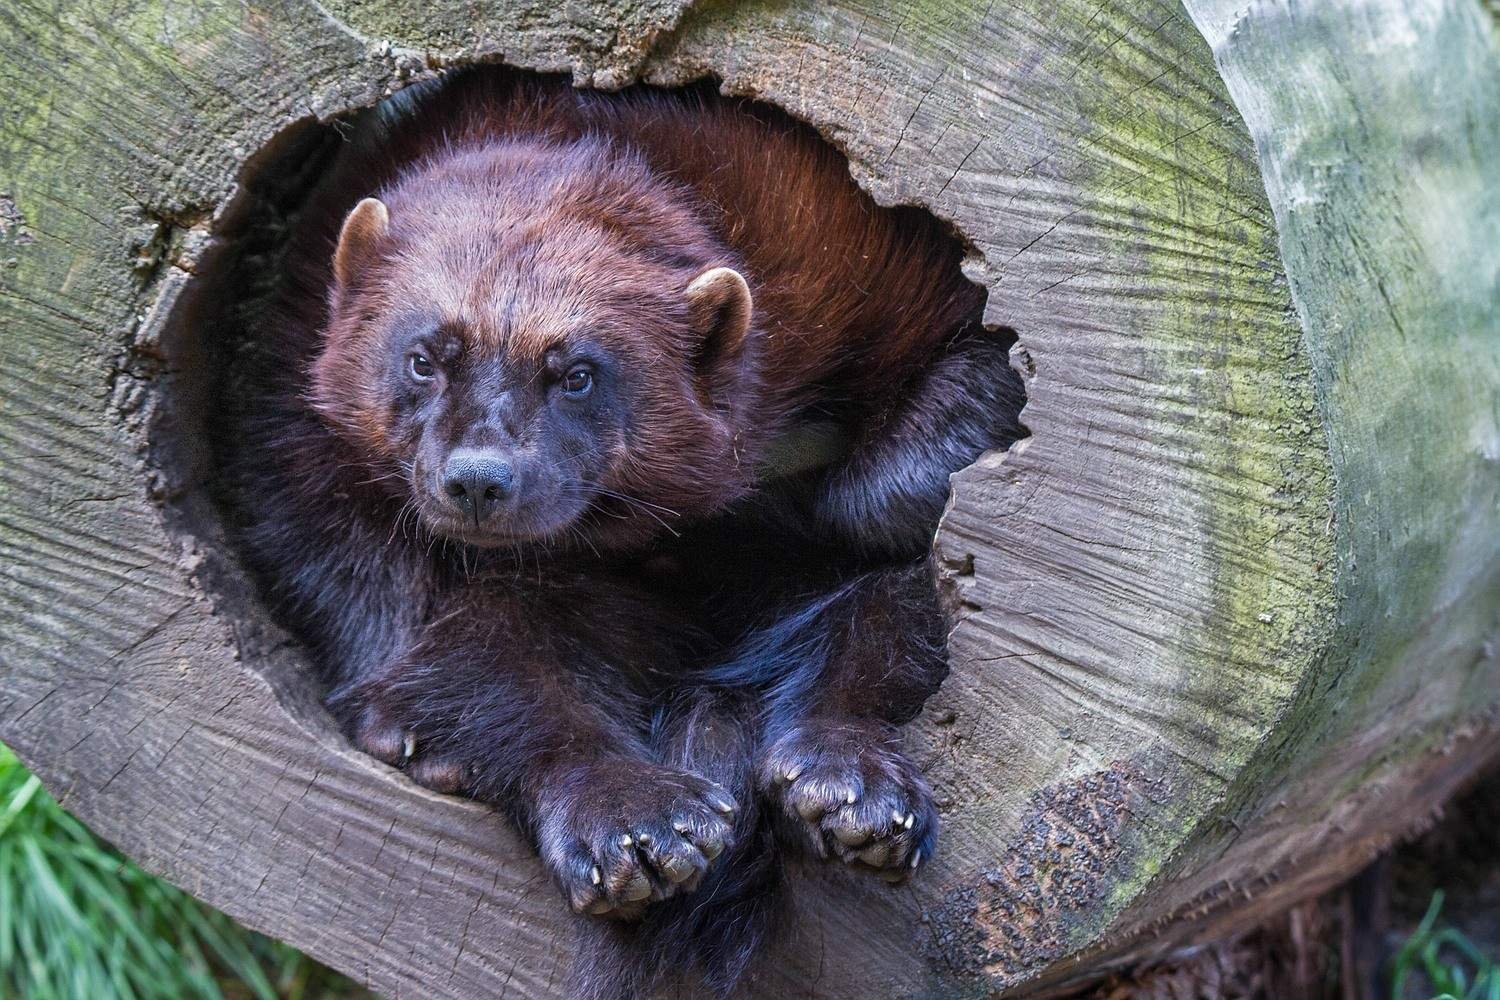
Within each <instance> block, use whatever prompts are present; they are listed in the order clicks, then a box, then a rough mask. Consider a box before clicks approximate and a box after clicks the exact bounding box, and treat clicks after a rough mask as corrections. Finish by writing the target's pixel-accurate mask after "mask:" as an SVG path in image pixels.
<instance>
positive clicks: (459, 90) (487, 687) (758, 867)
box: [228, 72, 1019, 997]
mask: <svg viewBox="0 0 1500 1000" xmlns="http://www.w3.org/2000/svg"><path fill="white" fill-rule="evenodd" d="M371 195H378V196H379V198H380V199H381V204H382V205H384V206H385V207H386V208H387V209H388V213H385V214H378V213H377V214H366V215H359V214H356V216H354V217H351V218H352V221H351V222H350V223H349V228H348V229H346V231H345V237H344V240H343V242H342V243H341V244H340V243H339V241H338V237H339V227H340V225H341V224H342V223H344V221H345V218H346V216H347V215H348V213H349V211H350V209H351V208H352V207H353V206H354V205H355V203H356V202H358V201H360V199H362V198H366V197H369V196H371ZM361 211H362V212H364V211H365V209H363V208H362V210H361ZM387 215H388V218H387ZM336 245H337V248H338V249H337V261H338V267H337V269H336V270H337V274H335V273H334V272H335V269H334V267H333V262H334V260H335V247H336ZM958 255H959V250H958V248H957V246H956V244H955V242H954V241H953V240H951V239H950V238H948V237H947V236H946V235H945V234H944V233H943V232H941V230H940V229H939V227H938V225H937V223H935V222H934V221H933V220H932V219H931V218H930V217H927V216H925V215H923V214H921V213H918V212H915V211H910V210H892V209H881V208H878V207H877V206H875V205H874V204H873V203H872V202H871V201H870V199H869V198H868V197H867V196H866V195H864V193H863V192H861V191H860V190H859V189H858V188H857V187H856V186H855V185H854V184H853V182H852V181H851V180H850V179H849V177H848V173H847V170H846V168H845V165H844V163H843V162H842V160H841V158H840V157H839V156H838V155H837V154H836V153H835V152H833V151H832V150H831V149H829V148H828V147H827V146H826V145H825V144H824V143H822V142H821V141H820V140H819V139H817V137H816V136H814V135H813V134H812V133H810V132H809V131H807V130H806V129H803V128H801V127H799V126H797V125H795V124H793V123H792V122H790V121H789V120H787V119H786V118H785V117H784V116H782V115H780V114H779V113H776V112H773V111H770V110H768V109H764V108H761V107H759V106H756V105H753V104H748V103H741V102H735V101H726V100H720V99H716V98H714V97H711V96H709V95H706V94H702V93H696V94H688V95H660V94H653V93H650V92H646V91H636V92H631V93H628V94H625V95H619V96H606V95H598V94H590V93H584V92H577V91H573V90H570V89H568V88H567V87H565V86H563V85H562V84H560V83H558V82H553V81H547V80H541V79H537V78H523V77H519V76H516V75H513V74H509V73H502V72H485V73H471V74H466V75H463V76H460V77H458V78H456V79H454V80H452V81H450V82H449V83H448V84H447V85H446V86H444V87H443V88H441V89H436V88H433V89H429V90H427V91H425V92H423V93H420V94H418V95H416V96H414V97H411V96H408V97H406V98H403V99H401V100H400V101H398V102H397V103H396V105H395V106H394V107H392V108H389V109H386V110H385V111H384V112H382V113H380V114H379V115H378V116H375V118H374V119H373V120H372V121H368V122H366V124H365V125H364V126H363V130H362V133H361V135H360V136H359V137H358V138H357V139H356V140H355V142H354V143H352V144H351V146H350V148H349V149H348V150H347V151H346V152H345V153H344V154H343V155H342V156H341V157H340V159H339V162H338V163H337V164H336V166H335V168H334V170H333V171H332V172H331V173H330V175H329V177H328V178H327V179H326V180H325V182H324V183H323V184H322V185H321V187H320V189H319V192H318V193H317V195H316V196H315V198H314V199H313V201H312V207H311V208H310V210H309V213H308V214H307V216H306V217H305V218H304V219H303V220H302V221H301V223H300V225H299V227H298V231H297V235H296V241H295V242H294V244H293V246H292V248H291V250H290V252H289V256H288V260H287V264H286V280H287V288H286V291H285V292H284V294H283V295H282V298H281V302H282V304H281V307H280V310H279V312H278V313H277V314H276V316H275V318H274V320H272V321H270V322H267V323H266V324H265V325H264V326H263V328H262V329H261V330H259V331H258V332H257V336H258V338H259V339H260V343H259V344H258V350H257V352H256V353H255V355H254V357H255V358H256V359H257V360H255V361H254V362H253V363H252V364H251V366H250V370H249V371H248V373H247V374H246V377H245V383H246V384H247V385H248V386H249V390H248V393H247V394H246V396H245V398H244V399H242V400H240V401H239V407H238V409H237V411H236V412H237V413H238V414H239V416H237V417H235V418H233V419H232V420H231V421H230V424H231V427H232V441H231V442H230V444H231V445H232V447H231V449H230V452H229V455H228V461H229V463H230V471H231V473H232V475H233V480H234V483H235V492H236V496H237V501H236V502H237V506H238V507H239V509H240V510H241V511H242V513H243V515H244V519H245V522H246V523H245V538H246V543H247V548H248V551H249V553H250V558H251V561H252V562H253V563H254V564H255V565H256V567H257V568H258V569H259V570H260V571H261V573H262V575H263V577H264V578H265V580H266V581H267V585H268V587H269V588H270V590H271V593H272V595H273V597H274V598H275V599H276V601H277V603H278V606H279V607H281V608H282V610H283V612H284V613H285V614H286V615H287V616H288V617H289V618H290V620H291V621H292V622H293V623H294V624H295V626H296V627H297V628H298V630H299V631H300V632H301V633H302V634H303V635H304V636H306V637H307V639H308V640H309V642H310V643H311V644H312V646H313V648H314V652H315V654H316V655H317V657H318V659H319V661H320V663H321V664H323V666H324V668H325V669H326V671H327V675H328V678H329V681H330V684H331V686H332V692H331V694H330V705H331V706H332V707H333V708H334V710H335V711H336V713H337V714H338V715H339V716H340V718H342V719H343V720H344V721H345V722H346V724H347V725H348V726H349V728H350V731H351V733H352V735H353V738H354V739H355V741H356V743H357V744H358V745H359V746H361V747H362V748H364V749H365V750H367V751H368V752H370V753H372V754H374V755H375V756H377V757H380V758H381V759H383V760H386V761H388V762H390V763H392V764H396V765H398V766H402V767H404V768H405V769H406V770H407V772H408V773H409V774H410V775H411V776H412V777H413V778H414V779H416V780H418V781H420V782H422V783H424V784H427V785H430V786H432V787H435V788H438V789H440V790H443V791H451V792H460V793H463V794H468V795H471V796H474V797H477V798H480V799H483V800H485V801H489V802H494V803H496V804H497V805H499V806H501V807H502V808H504V809H505V810H506V811H507V812H508V813H509V814H510V815H511V816H512V817H513V818H514V820H515V821H516V823H517V825H518V826H519V828H520V829H521V830H522V831H523V832H525V833H526V834H527V835H528V836H529V837H531V838H532V840H533V842H534V843H536V845H537V848H538V851H539V853H540V855H541V857H542V859H543V861H544V863H546V864H547V866H548V868H549V869H550V870H551V871H552V873H553V874H554V876H555V877H556V878H557V880H558V883H559V885H560V887H561V888H562V890H563V894H564V897H565V898H566V899H567V900H568V902H569V904H570V905H571V906H572V907H573V908H574V909H575V910H576V911H578V912H580V913H587V914H596V915H599V916H604V915H608V916H611V917H617V918H626V919H627V920H639V921H640V922H639V923H633V924H629V925H626V924H624V923H620V922H619V921H604V922H602V923H601V922H599V921H598V917H597V916H595V917H590V918H588V920H587V921H586V922H585V923H586V925H587V939H588V941H589V944H588V945H587V947H586V948H585V953H586V954H587V955H592V956H593V958H592V959H591V960H590V961H586V962H584V963H583V964H582V965H581V967H580V971H579V973H578V975H577V977H576V979H575V983H574V989H575V992H576V993H577V994H578V995H580V996H601V997H602V996H610V995H631V994H633V993H637V992H639V991H642V990H645V989H648V988H650V986H651V985H652V984H653V983H655V982H656V981H657V980H658V977H659V976H660V975H661V974H663V973H664V972H665V971H669V970H670V969H672V968H674V967H684V966H689V965H695V964H696V965H698V966H699V968H700V971H701V972H702V973H703V974H704V975H705V976H706V977H707V980H708V982H709V984H710V986H712V987H713V988H715V989H719V990H727V989H728V988H729V987H730V986H731V985H732V984H733V983H734V981H735V980H736V978H737V976H738V975H739V974H740V972H741V971H742V970H743V968H744V967H745V964H746V962H747V961H748V960H749V958H750V956H751V955H752V953H753V952H754V950H755V948H756V947H757V946H758V944H759V943H760V941H761V940H762V939H763V938H764V937H765V935H766V934H767V933H769V928H770V926H771V924H772V922H773V917H774V911H775V897H776V894H777V890H778V889H779V887H780V885H781V883H782V881H783V879H784V875H783V873H782V870H781V867H780V865H779V863H778V860H777V859H778V857H779V854H780V852H781V851H782V850H783V849H786V850H794V851H801V852H805V853H809V854H811V855H813V856H821V857H836V858H839V859H842V860H844V861H846V862H848V863H850V864H852V865H854V866H855V867H859V868H866V869H869V870H873V871H876V872H879V873H882V874H884V875H886V876H887V877H889V878H892V879H901V878H904V877H906V876H907V875H909V874H910V873H911V872H912V871H913V870H915V869H916V868H917V867H918V866H919V865H920V863H921V862H922V861H923V860H925V858H927V857H929V856H930V854H931V851H932V848H933V843H934V840H935V837H936V831H937V821H936V814H935V811H934V810H933V807H932V805H931V801H930V796H929V794H928V792H927V789H926V786H925V784H924V782H923V780H922V778H921V775H920V773H919V772H918V770H917V769H916V768H915V767H914V766H913V765H912V764H911V763H910V761H909V760H908V759H907V758H906V757H905V756H904V755H903V754H902V752H901V751H900V748H899V737H898V734H897V732H896V730H895V726H896V725H899V724H900V723H902V722H904V721H906V720H907V719H909V718H910V717H911V716H912V715H913V714H914V713H915V712H916V711H917V709H918V708H919V707H920V705H921V703H922V701H923V700H924V699H925V698H926V697H927V695H929V694H930V693H931V692H932V691H933V690H934V689H935V687H936V685H937V683H938V682H939V681H940V680H941V678H942V674H943V672H944V670H945V666H944V662H943V640H944V636H943V633H944V625H943V621H942V616H941V614H940V613H939V612H938V609H937V607H936V603H935V598H934V594H933V591H932V584H931V576H930V570H929V568H928V566H927V564H926V562H925V549H926V545H927V541H928V539H930V537H931V531H932V529H933V526H934V524H935V520H936V517H937V514H938V512H939V511H940V509H941V504H942V502H943V498H944V496H945V495H946V478H947V474H948V473H949V472H951V471H953V470H955V469H957V468H959V467H961V466H962V465H964V464H966V463H967V462H969V461H972V460H973V458H974V457H976V456H977V455H978V454H979V453H980V452H981V451H983V450H984V449H985V448H989V447H998V446H1003V445H1005V444H1008V443H1009V441H1010V440H1013V439H1014V437H1015V436H1016V435H1017V433H1018V431H1017V428H1016V424H1015V422H1014V421H1015V414H1016V411H1017V410H1018V408H1019V391H1018V388H1017V384H1016V381H1015V378H1014V376H1013V375H1012V374H1011V373H1010V371H1009V369H1008V368H1007V367H1006V365H1005V356H1004V355H1005V348H1004V343H1003V342H1002V341H1001V340H999V339H998V338H996V337H993V336H990V335H987V334H985V333H984V331H982V330H981V329H980V328H979V325H978V313H979V309H980V306H981V301H982V295H981V293H980V292H979V291H978V290H977V289H976V288H975V287H974V286H972V285H971V284H969V283H968V282H967V281H965V280H964V279H963V278H962V276H961V274H960V273H959V270H958V266H957V264H958ZM714 268H729V269H732V270H733V271H735V272H738V273H739V274H742V275H743V276H744V280H745V281H746V282H747V283H748V286H749V288H750V291H751V295H752V298H753V310H752V312H751V321H750V326H749V329H748V331H747V332H746V334H745V336H744V337H743V338H740V337H739V336H737V335H735V334H734V332H733V331H734V330H735V329H736V323H735V321H734V317H733V316H731V315H728V314H721V310H719V308H718V306H719V304H720V303H721V301H727V302H731V303H732V302H736V301H739V300H737V299H733V298H732V297H731V298H730V299H726V300H721V299H720V298H718V297H714V296H710V297H709V298H706V299H704V298H697V299H693V298H685V297H684V289H687V288H689V286H690V285H691V284H692V283H693V281H694V279H695V278H697V277H698V276H700V275H703V274H704V273H705V272H707V271H710V270H712V269H714ZM715 294H717V293H715ZM705 302H707V303H708V305H704V303H705ZM726 308H727V307H726ZM428 355H431V358H429V357H428ZM580 357H581V358H584V359H585V361H584V362H576V361H575V360H569V359H570V358H574V359H576V358H580ZM418 359H419V360H418ZM575 363H578V364H584V367H585V369H586V370H588V371H591V372H594V373H595V376H596V379H595V380H591V381H590V383H589V385H590V386H594V385H596V384H597V388H590V389H586V390H585V393H586V394H588V393H591V395H587V399H584V398H583V396H581V395H580V396H579V398H578V399H574V398H573V396H572V395H569V394H567V393H561V394H560V391H559V390H558V389H557V388H556V386H557V385H558V383H559V380H561V379H564V377H566V378H568V379H571V378H572V375H571V374H567V370H568V369H569V368H570V366H573V365H574V364H575ZM413 366H417V367H413ZM426 371H431V372H433V373H434V374H432V375H430V376H429V375H424V374H422V372H426ZM569 384H571V383H569ZM470 453H473V454H480V455H488V456H494V455H499V456H501V458H503V459H504V463H505V476H506V478H504V480H503V482H504V484H505V488H504V489H501V490H499V491H498V493H496V492H495V491H493V490H492V491H491V492H489V493H485V494H484V497H489V496H491V495H492V493H493V494H494V495H495V496H498V497H501V499H496V500H494V506H495V509H496V510H499V513H493V514H492V513H485V511H486V510H488V509H489V508H487V507H486V506H485V505H486V503H487V502H488V501H486V500H484V499H483V498H480V499H477V500H476V499H474V497H475V496H478V494H470V493H465V492H463V488H462V487H459V488H458V492H457V493H455V492H454V487H453V480H452V478H451V468H452V466H453V464H454V463H455V462H456V461H458V458H457V457H456V456H460V455H462V456H467V455H469V454H470ZM445 469H448V470H449V472H445V471H444V470H445ZM512 474H513V476H514V479H513V480H512V478H510V477H511V476H512ZM445 475H449V479H448V480H445V479H444V476H445ZM494 481H495V482H500V481H501V480H494ZM444 482H447V483H448V487H447V492H446V493H445V491H444V490H445V488H444V485H443V484H444ZM486 482H489V480H486ZM465 504H467V506H465ZM789 551H791V552H792V553H793V555H791V556H789V555H788V552H789ZM642 918H643V919H642Z"/></svg>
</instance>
